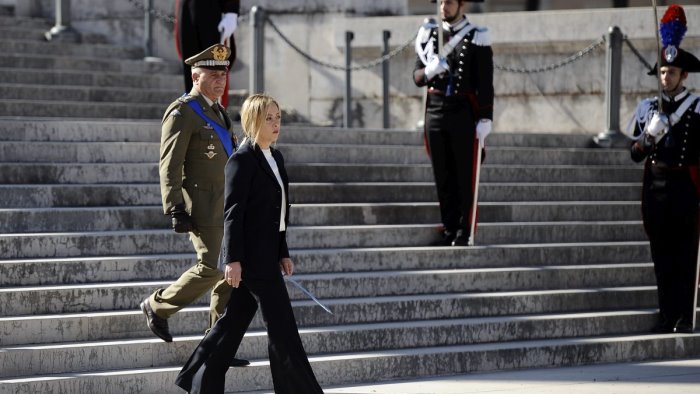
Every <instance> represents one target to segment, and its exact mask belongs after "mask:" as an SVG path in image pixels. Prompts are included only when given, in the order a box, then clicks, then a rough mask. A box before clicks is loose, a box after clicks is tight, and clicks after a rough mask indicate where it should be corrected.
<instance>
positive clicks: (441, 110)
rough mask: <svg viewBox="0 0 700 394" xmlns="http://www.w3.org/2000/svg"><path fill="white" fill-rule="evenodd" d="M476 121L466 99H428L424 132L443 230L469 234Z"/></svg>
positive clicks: (435, 97)
mask: <svg viewBox="0 0 700 394" xmlns="http://www.w3.org/2000/svg"><path fill="white" fill-rule="evenodd" d="M475 124H476V123H475V119H474V114H473V110H472V107H471V104H470V102H469V99H468V98H467V97H462V96H458V97H444V96H440V95H432V94H429V95H428V102H427V105H426V114H425V132H426V138H427V142H428V149H429V150H430V159H431V161H432V164H433V175H434V176H435V185H436V187H437V194H438V201H439V202H440V216H441V218H442V223H443V225H444V226H445V229H446V230H447V231H450V232H455V231H457V230H458V229H462V230H463V231H466V234H468V235H470V234H469V230H470V224H471V220H470V218H471V217H470V215H471V212H472V204H473V202H474V181H475V164H476V152H477V149H478V145H477V143H476V139H475V134H476V128H475Z"/></svg>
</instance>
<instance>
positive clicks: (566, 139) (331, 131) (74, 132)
mask: <svg viewBox="0 0 700 394" xmlns="http://www.w3.org/2000/svg"><path fill="white" fill-rule="evenodd" d="M69 59H70V58H69ZM0 61H1V60H0ZM128 62H132V63H129V66H128V67H127V70H121V71H128V70H129V69H130V68H132V67H134V66H136V65H137V64H139V63H143V62H136V63H133V62H135V61H128ZM109 64H119V63H117V62H114V61H111V60H110V61H109ZM145 64H149V63H145ZM91 69H100V70H104V71H120V70H116V69H115V70H113V69H110V68H106V67H101V66H100V67H91ZM175 86H179V85H175ZM169 88H172V86H170V87H169ZM163 110H165V108H163ZM234 126H235V127H236V129H237V130H239V131H240V125H239V124H238V123H235V124H234ZM0 130H3V133H1V134H0V140H15V141H20V140H36V141H81V142H85V141H93V142H97V141H103V142H109V141H140V142H158V141H159V140H160V122H157V121H133V120H131V121H130V120H123V121H120V122H110V121H105V120H99V119H96V120H81V119H36V118H32V119H31V120H27V119H12V118H0ZM590 141H591V137H590V136H587V135H577V134H562V135H553V134H530V133H527V134H518V133H493V134H492V135H490V136H489V140H488V147H489V148H491V147H498V146H509V147H521V148H522V147H543V148H564V147H568V148H587V147H588V144H589V143H590ZM280 143H281V144H282V143H283V144H350V145H411V146H418V147H421V149H423V148H422V146H423V132H422V131H417V130H371V129H370V130H368V129H358V128H354V129H342V128H338V127H330V128H322V127H314V126H311V127H309V126H304V127H301V126H283V128H282V134H281V135H280Z"/></svg>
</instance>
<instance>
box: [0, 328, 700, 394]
mask: <svg viewBox="0 0 700 394" xmlns="http://www.w3.org/2000/svg"><path fill="white" fill-rule="evenodd" d="M698 352H700V335H699V334H694V335H677V334H672V335H632V336H605V337H594V338H564V339H548V340H540V341H514V342H506V343H493V344H474V345H458V346H440V347H425V348H409V349H399V350H391V351H388V350H377V351H370V352H362V353H340V354H333V353H332V354H327V355H319V356H312V357H310V362H311V366H312V368H313V369H314V372H315V374H316V376H317V378H318V380H319V382H320V384H321V385H322V386H329V385H337V384H349V383H358V382H377V381H382V380H390V379H402V378H417V377H421V376H426V377H427V376H435V375H449V374H460V373H469V372H485V371H496V370H510V369H522V368H543V367H551V366H552V365H557V366H576V365H585V364H598V363H614V362H632V361H648V360H654V359H682V358H688V357H694V356H695V355H697V354H698ZM253 361H254V362H253V363H252V364H251V366H249V367H246V368H231V369H230V370H229V372H228V374H227V379H226V387H225V389H226V392H250V391H252V390H261V389H267V390H271V388H272V381H271V375H270V371H269V366H268V363H267V361H265V360H253ZM179 370H180V365H177V366H170V367H152V368H129V369H117V370H111V371H97V372H85V373H71V374H53V375H40V376H36V377H20V378H16V379H5V380H0V384H1V385H3V387H6V391H7V392H8V393H25V392H72V393H77V392H99V393H104V394H112V393H115V394H122V393H124V392H125V391H126V390H132V391H133V392H138V393H142V394H150V393H159V394H162V393H181V392H182V390H180V389H179V388H178V387H175V386H174V384H173V382H174V381H175V377H176V376H177V373H178V372H179Z"/></svg>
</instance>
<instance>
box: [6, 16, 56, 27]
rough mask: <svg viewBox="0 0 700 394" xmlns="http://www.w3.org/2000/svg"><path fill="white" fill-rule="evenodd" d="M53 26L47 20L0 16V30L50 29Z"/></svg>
mask: <svg viewBox="0 0 700 394" xmlns="http://www.w3.org/2000/svg"><path fill="white" fill-rule="evenodd" d="M52 26H53V23H51V22H50V21H49V20H48V19H44V18H31V17H26V16H14V15H0V30H2V31H7V30H12V29H46V30H48V29H50V28H51V27H52Z"/></svg>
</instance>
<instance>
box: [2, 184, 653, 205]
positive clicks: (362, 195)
mask: <svg viewBox="0 0 700 394" xmlns="http://www.w3.org/2000/svg"><path fill="white" fill-rule="evenodd" d="M0 194H2V196H3V199H2V201H0V207H2V208H49V207H71V206H83V207H84V206H124V205H158V204H160V203H161V197H160V187H159V186H158V185H157V184H138V183H134V184H112V185H109V184H106V185H99V184H95V185H58V184H55V185H13V184H10V185H0ZM289 195H290V201H291V203H292V204H312V203H327V204H331V203H379V202H435V201H437V194H436V192H435V186H434V184H433V183H428V182H413V183H410V182H386V183H379V182H377V183H291V184H290V185H289ZM640 196H641V184H639V183H517V184H514V183H481V185H480V186H479V200H480V201H483V202H499V201H500V202H509V201H515V202H522V201H530V202H537V201H552V202H563V201H608V202H612V201H620V202H629V201H636V200H639V197H640Z"/></svg>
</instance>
